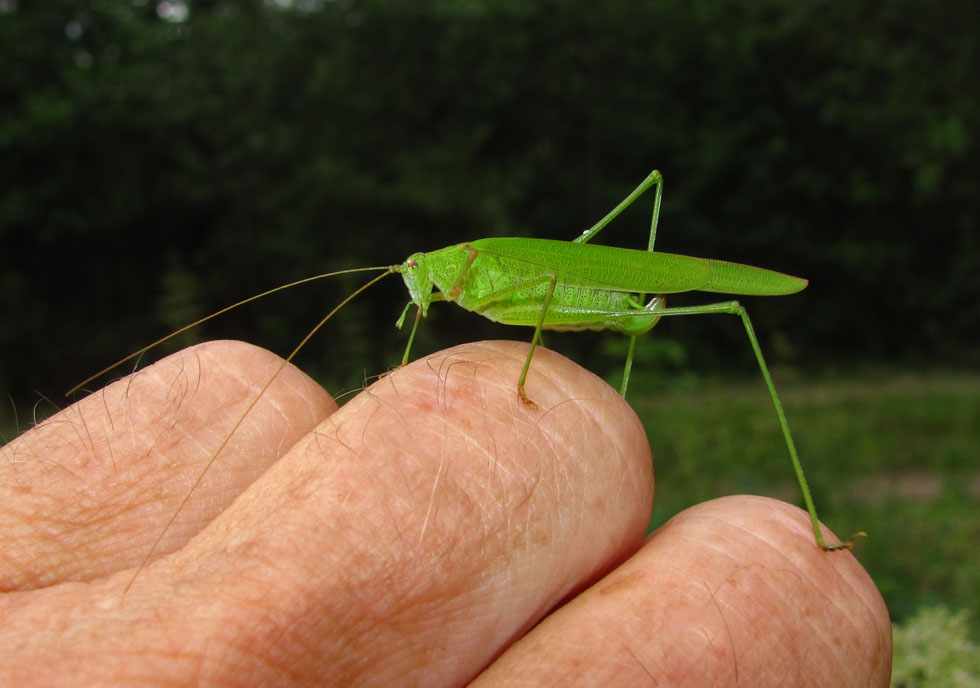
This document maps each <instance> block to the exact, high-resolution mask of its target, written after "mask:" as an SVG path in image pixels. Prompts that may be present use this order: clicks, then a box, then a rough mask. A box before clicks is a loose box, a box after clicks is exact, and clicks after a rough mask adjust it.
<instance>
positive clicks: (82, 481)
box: [0, 342, 891, 688]
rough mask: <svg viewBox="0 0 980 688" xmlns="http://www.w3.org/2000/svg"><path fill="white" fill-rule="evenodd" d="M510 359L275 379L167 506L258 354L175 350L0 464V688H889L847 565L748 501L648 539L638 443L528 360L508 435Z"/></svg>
mask: <svg viewBox="0 0 980 688" xmlns="http://www.w3.org/2000/svg"><path fill="white" fill-rule="evenodd" d="M526 351H527V349H526V346H525V345H521V344H517V343H513V342H482V343H475V344H469V345H465V346H461V347H457V348H455V349H450V350H448V351H444V352H440V353H438V354H435V355H433V356H430V357H428V358H426V359H422V360H419V361H416V362H414V363H412V364H411V365H409V366H407V367H405V368H402V369H399V370H398V371H396V372H394V373H393V374H391V375H388V376H386V377H384V378H383V379H381V380H380V381H379V382H378V383H376V384H375V385H373V386H372V387H370V388H369V389H368V390H366V391H365V392H363V393H362V394H360V395H358V397H356V398H355V399H352V400H351V401H350V402H349V403H347V404H346V405H345V406H344V407H343V408H342V409H340V410H339V411H336V412H334V410H335V408H336V407H335V406H334V404H333V402H332V400H331V399H330V397H329V396H328V395H327V394H326V393H325V392H324V391H323V390H322V389H320V388H319V387H318V386H317V385H316V384H315V383H313V382H312V381H311V380H309V378H307V377H306V376H305V375H303V374H302V373H301V372H299V371H298V370H296V369H295V368H292V367H291V366H289V367H287V368H286V369H284V370H283V372H282V374H281V375H279V377H278V378H277V379H276V381H275V382H274V383H273V384H272V385H271V387H270V388H269V390H268V391H267V392H266V393H265V394H263V395H262V398H261V399H260V400H259V402H258V403H257V404H256V406H255V408H254V409H253V410H252V411H251V412H250V413H248V415H247V416H246V417H245V419H244V420H243V421H242V423H241V426H240V427H239V428H238V429H237V431H236V432H234V433H233V434H232V436H231V439H230V440H229V441H228V444H227V446H225V447H224V448H222V449H221V451H220V453H219V454H218V455H217V458H216V460H215V461H214V464H213V465H212V466H211V467H210V469H208V470H207V471H206V473H205V474H204V479H203V480H202V481H201V483H200V485H198V486H197V487H196V488H195V489H193V491H192V492H191V496H190V499H189V500H188V501H187V503H186V504H183V505H182V506H181V502H182V500H183V499H184V498H185V497H186V495H187V494H188V492H189V491H190V490H191V487H192V485H193V484H194V482H195V480H196V479H197V478H198V476H199V475H200V474H201V471H202V470H203V468H204V466H205V465H207V464H208V462H209V461H210V460H211V458H212V457H213V456H214V453H215V451H217V449H218V447H219V445H220V444H221V442H222V441H223V440H224V438H225V437H226V436H227V435H228V433H229V432H231V430H232V429H233V427H234V425H235V423H236V421H237V420H238V419H239V418H241V416H242V413H243V412H244V410H245V409H246V407H247V406H248V404H249V403H250V400H251V398H253V397H254V395H255V394H256V393H258V392H259V390H260V389H261V388H262V385H263V384H264V383H265V382H266V381H267V380H268V379H269V378H270V377H271V375H272V373H273V372H274V371H275V370H276V368H277V367H278V365H279V364H278V359H276V358H275V357H274V356H273V355H272V354H269V353H268V352H264V351H262V350H259V349H256V348H254V347H251V346H249V345H245V344H241V343H234V342H214V343H209V344H205V345H201V346H198V347H193V348H191V349H188V350H185V351H183V352H180V353H179V354H176V355H175V356H171V357H169V358H167V359H164V360H163V361H161V362H160V363H158V364H156V365H154V366H150V367H149V368H147V369H144V370H142V371H140V372H139V373H137V374H136V375H135V376H132V377H131V378H127V379H124V380H121V381H118V382H116V383H114V384H112V385H110V386H109V387H107V388H105V389H104V390H101V391H100V392H98V393H96V394H93V395H91V396H89V397H87V398H86V399H84V400H82V401H81V402H79V403H78V404H76V405H74V406H72V407H70V408H68V409H66V410H65V411H63V412H61V413H59V414H58V415H57V416H55V417H53V418H52V419H50V420H48V421H47V422H46V423H44V424H43V425H42V426H41V427H39V428H37V429H35V430H32V431H31V432H29V433H26V434H25V435H23V436H22V437H20V438H18V439H17V440H15V441H14V442H12V443H11V444H9V445H7V446H6V447H4V448H3V450H2V454H0V470H2V471H3V474H2V476H0V489H2V490H3V493H4V494H3V497H2V503H0V533H2V538H3V543H4V547H3V554H2V557H0V583H2V585H3V589H4V590H5V591H10V592H8V593H7V594H5V595H4V596H3V598H2V601H0V605H2V606H0V618H2V619H3V624H2V625H0V678H2V681H3V682H4V684H5V685H83V684H95V683H97V684H100V685H128V686H132V685H139V684H143V683H152V684H154V685H157V686H160V685H171V684H173V685H186V684H203V685H209V684H220V685H241V686H248V685H263V686H269V685H305V684H315V685H338V686H353V685H357V686H361V685H432V686H443V685H445V686H451V685H461V684H465V683H467V682H469V681H473V682H474V683H473V685H478V686H491V685H492V686H500V685H515V684H520V685H561V684H564V685H569V684H574V685H576V686H586V685H601V686H613V685H625V686H641V685H651V686H655V685H656V686H721V685H736V684H737V685H751V686H770V685H772V686H776V685H778V686H793V685H800V686H809V685H813V686H835V687H841V686H861V687H862V688H864V687H866V686H887V685H888V681H889V673H890V666H891V632H890V626H889V620H888V614H887V611H886V609H885V606H884V603H883V602H882V600H881V597H880V595H879V594H878V592H877V590H876V589H875V587H874V585H873V583H872V582H871V579H870V578H869V577H868V575H867V573H865V571H864V570H863V569H862V568H861V566H860V565H859V564H858V563H857V561H856V559H855V558H854V557H853V556H852V555H851V553H849V552H833V553H827V552H822V551H820V550H819V549H818V548H817V547H816V545H815V544H814V542H813V534H812V531H811V530H810V526H809V520H808V518H807V516H806V513H805V512H803V511H801V510H799V509H797V508H796V507H793V506H790V505H788V504H785V503H782V502H778V501H775V500H771V499H764V498H759V497H728V498H724V499H718V500H714V501H711V502H707V503H705V504H701V505H699V506H697V507H694V508H692V509H689V510H687V511H685V512H683V513H682V514H679V515H678V516H677V517H675V518H674V519H673V520H671V521H670V522H669V523H668V524H666V525H665V526H664V527H663V528H661V529H660V530H659V531H658V532H657V533H655V534H654V535H653V536H651V537H650V538H648V539H646V540H645V539H644V530H645V527H646V524H647V518H648V515H649V512H650V504H651V500H652V495H653V475H652V464H651V460H650V454H649V446H648V444H647V440H646V437H645V435H644V433H643V430H642V427H641V426H640V423H639V421H638V420H637V418H636V416H635V415H634V414H633V412H632V410H631V409H630V407H629V406H628V405H627V404H626V403H625V402H624V401H623V400H622V399H621V398H620V397H619V396H618V395H617V394H616V393H615V392H614V391H613V390H612V389H611V388H609V387H608V386H607V385H605V384H604V383H602V382H601V381H599V380H598V379H597V378H595V377H594V376H592V375H591V374H589V373H587V372H586V371H584V370H583V369H581V368H579V367H578V366H576V365H574V364H572V363H571V362H569V361H568V360H566V359H564V358H562V357H560V356H558V355H556V354H554V353H551V352H549V351H547V350H542V349H539V350H538V351H537V352H536V354H535V357H534V363H533V365H532V367H531V373H530V376H529V378H528V391H529V394H530V395H531V397H532V398H533V399H534V400H535V401H536V402H537V403H538V404H539V408H540V410H539V411H537V412H532V411H530V410H529V409H527V408H525V407H524V406H523V405H522V404H521V403H520V401H519V400H518V398H517V394H516V380H517V377H518V374H519V371H520V366H521V365H522V363H523V360H524V357H525V355H526ZM232 502H233V503H232ZM178 509H179V512H178ZM175 512H177V517H176V519H175V520H174V522H173V523H172V524H171V525H170V526H169V527H166V524H167V522H168V520H169V519H170V518H171V517H172V516H173V514H174V513H175ZM165 527H166V532H165V533H164V537H163V538H162V540H161V541H160V542H159V543H157V544H156V545H154V541H155V540H156V539H157V538H158V537H159V535H160V533H161V532H163V531H164V528H165ZM151 550H152V555H151V561H150V562H149V563H148V564H147V565H146V566H145V567H143V568H140V569H139V570H138V575H136V577H135V579H134V574H135V573H136V570H137V569H136V567H140V566H141V565H142V560H143V559H144V558H146V556H147V554H148V553H149V552H151ZM546 615H547V618H544V617H545V616H546ZM542 619H543V620H542Z"/></svg>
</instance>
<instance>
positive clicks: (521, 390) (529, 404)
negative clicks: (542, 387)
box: [517, 385, 538, 411]
mask: <svg viewBox="0 0 980 688" xmlns="http://www.w3.org/2000/svg"><path fill="white" fill-rule="evenodd" d="M517 396H519V397H520V398H521V401H523V402H524V405H525V406H527V407H528V409H530V410H531V411H537V410H538V405H537V404H535V403H534V402H533V401H531V400H530V399H528V398H527V394H525V392H524V386H523V385H518V387H517Z"/></svg>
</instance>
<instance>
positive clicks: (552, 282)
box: [517, 275, 558, 409]
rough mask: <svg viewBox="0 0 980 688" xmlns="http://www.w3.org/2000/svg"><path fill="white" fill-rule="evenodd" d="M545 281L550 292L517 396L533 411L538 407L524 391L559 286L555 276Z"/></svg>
mask: <svg viewBox="0 0 980 688" xmlns="http://www.w3.org/2000/svg"><path fill="white" fill-rule="evenodd" d="M545 279H547V280H548V291H547V293H545V296H544V303H543V304H542V306H541V315H540V316H538V324H537V327H535V328H534V336H533V337H531V348H530V349H528V352H527V358H526V359H525V360H524V368H523V369H522V370H521V377H520V378H519V379H518V380H517V394H518V396H520V398H521V401H523V402H524V403H525V404H527V405H528V406H530V407H531V408H532V409H537V408H538V405H537V404H535V403H534V402H533V401H531V400H530V399H528V398H527V393H526V392H525V391H524V382H525V381H526V380H527V371H528V370H530V368H531V357H532V356H534V350H535V349H536V348H537V346H538V341H539V340H540V339H541V330H542V329H543V328H544V319H545V317H547V315H548V307H549V306H551V298H552V297H553V296H554V295H555V286H557V284H558V279H557V278H556V277H555V275H547V276H546V277H545Z"/></svg>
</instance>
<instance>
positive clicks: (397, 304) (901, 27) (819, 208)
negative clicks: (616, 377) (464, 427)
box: [0, 0, 980, 403]
mask: <svg viewBox="0 0 980 688" xmlns="http://www.w3.org/2000/svg"><path fill="white" fill-rule="evenodd" d="M977 26H980V5H977V4H976V3H971V2H966V1H964V0H937V1H936V2H931V3H923V2H920V1H919V0H894V1H893V2H889V3H884V4H882V3H878V4H870V5H869V4H867V3H842V2H827V1H818V0H804V1H802V2H801V1H798V0H792V1H791V0H749V1H745V0H742V1H740V2H728V1H723V2H717V1H716V0H710V1H709V0H695V1H694V2H690V1H685V2H677V1H676V0H663V1H661V2H657V3H624V2H609V3H595V2H591V1H587V0H562V1H558V0H550V1H546V2H538V3H527V2H523V1H522V0H484V1H482V2H480V1H476V0H455V1H452V2H448V1H446V0H425V1H420V2H402V1H394V0H363V1H358V0H333V1H328V0H267V1H265V2H262V1H259V0H205V1H201V2H192V3H190V2H188V3H185V2H183V1H181V0H168V1H165V2H164V1H161V2H156V1H154V0H88V1H85V2H79V1H78V0H46V1H45V2H43V3H29V2H25V1H23V0H2V2H0V60H2V62H3V64H4V69H3V70H0V182H2V184H0V304H2V307H3V309H4V315H5V317H4V318H3V319H2V321H0V360H2V362H3V365H2V366H0V391H7V392H9V393H11V394H12V395H13V397H14V398H15V399H16V400H18V401H19V402H21V403H24V402H25V401H29V400H31V399H33V398H34V396H35V395H36V392H35V390H40V391H44V392H45V393H49V394H52V395H53V394H57V393H58V392H59V391H60V390H62V389H64V388H65V387H67V386H69V385H70V384H71V383H73V382H75V381H77V380H78V379H79V378H82V377H84V376H85V375H87V374H89V373H90V372H92V371H94V370H97V369H98V368H100V367H102V365H104V364H105V363H107V362H108V361H111V360H114V359H115V358H117V357H119V356H120V355H122V354H123V353H128V352H129V351H130V350H132V349H133V348H136V347H137V346H139V345H141V344H143V343H146V342H147V341H152V340H153V339H154V338H156V336H158V335H160V334H162V333H164V332H166V331H167V330H168V329H170V328H173V327H175V326H176V325H177V324H178V323H182V322H184V321H185V320H186V319H188V318H192V317H193V316H195V315H198V314H203V313H207V312H210V311H212V310H216V309H217V308H219V307H221V306H224V305H226V304H228V303H230V302H232V301H235V300H237V299H239V298H242V297H244V296H248V295H250V294H252V293H255V292H258V291H261V290H262V289H264V288H267V287H270V286H274V285H275V284H277V283H281V282H285V281H289V280H290V279H294V278H298V277H303V276H307V275H310V274H315V273H317V272H323V271H326V270H332V269H338V268H344V267H351V266H362V265H376V264H389V263H393V262H398V261H400V260H402V259H403V258H404V257H405V256H406V255H408V254H409V253H410V252H412V251H414V250H420V249H421V250H427V249H433V248H438V247H441V246H444V245H448V244H450V243H454V242H457V241H461V240H465V239H470V238H478V237H481V236H490V235H526V236H541V237H554V238H565V239H568V238H571V237H573V236H575V235H576V234H577V233H579V232H580V231H581V230H582V229H583V228H585V227H587V226H588V225H590V224H591V223H592V222H593V221H595V220H596V219H597V218H598V217H600V216H601V215H602V214H603V213H604V212H605V211H606V210H608V209H609V208H610V207H612V205H613V204H614V203H615V202H617V201H618V200H620V199H621V198H622V197H623V196H625V194H626V193H627V192H628V191H629V190H630V189H632V188H633V187H634V186H635V185H636V184H637V183H638V182H639V181H640V180H641V179H642V178H643V176H644V175H645V174H646V173H647V172H648V171H649V170H650V169H651V168H653V167H655V166H656V167H658V168H660V169H661V170H663V171H664V173H665V177H666V193H665V197H664V198H665V204H664V210H663V215H662V222H661V228H662V231H661V232H660V234H659V237H658V245H659V247H660V248H661V249H662V250H667V251H674V252H679V253H687V254H691V255H703V256H710V257H718V258H724V259H730V260H740V261H744V262H749V263H753V264H757V265H762V266H765V267H771V268H774V269H779V270H783V271H786V272H790V273H794V274H800V275H802V276H805V277H808V278H809V279H810V280H811V286H810V288H809V289H807V290H806V291H805V292H803V293H802V294H800V295H798V296H794V297H790V298H785V299H768V300H765V299H760V300H758V301H757V302H752V303H751V304H750V309H751V311H752V313H753V316H754V319H755V320H756V325H757V328H758V330H759V332H760V334H761V336H762V338H763V340H764V341H763V345H764V346H765V347H766V348H767V350H769V351H770V352H771V353H770V357H772V358H775V359H777V360H783V361H785V362H787V363H792V364H795V365H813V364H822V365H836V366H846V365H850V364H852V363H853V362H855V361H869V360H889V361H893V362H896V363H909V362H916V361H921V360H922V359H924V358H927V357H928V358H929V359H931V360H933V361H940V362H942V363H943V364H947V365H948V364H967V365H973V364H976V363H977V362H978V351H977V347H976V346H975V342H976V341H977V338H978V336H980V323H978V317H977V313H978V308H977V303H978V302H980V277H978V275H980V245H978V244H980V232H978V229H980V227H978V213H980V184H978V180H980V175H978V165H980V155H978V154H977V140H976V123H977V121H978V102H980V90H978V89H977V88H976V85H977V84H978V83H980V70H978V62H980V51H978V49H977V43H978V40H980V34H977V32H976V31H975V30H974V29H975V27H977ZM651 203H652V199H647V200H646V201H644V202H643V203H640V204H638V205H642V206H643V207H642V208H639V207H638V208H636V210H635V211H634V212H630V213H627V214H626V215H625V216H624V217H623V219H622V220H620V221H618V222H617V223H616V224H615V225H614V226H613V228H611V229H610V231H609V232H608V233H607V234H604V235H603V240H604V241H606V242H608V243H613V244H619V245H631V246H639V245H642V243H643V240H644V231H645V230H644V229H643V227H644V225H645V224H646V223H647V222H648V219H649V212H650V204H651ZM356 284H357V281H356V280H354V279H350V280H347V279H345V280H336V281H333V282H332V283H330V284H323V285H321V286H319V287H311V288H307V289H306V290H305V291H302V292H300V293H298V294H294V295H291V296H290V295H286V296H284V297H280V298H277V299H275V300H274V301H272V302H271V303H269V304H267V305H257V306H255V307H254V308H250V309H248V310H247V311H246V312H243V313H236V314H234V315H229V316H228V317H227V318H225V319H223V320H222V321H221V322H220V323H216V324H215V325H214V326H213V327H210V328H206V329H204V330H202V331H201V332H200V333H198V335H197V336H200V337H215V336H229V335H233V336H238V337H243V338H247V339H250V340H252V341H256V342H258V343H262V344H265V345H268V346H270V347H272V348H274V349H275V350H277V351H280V352H285V351H288V350H290V349H291V347H292V345H293V344H294V343H295V342H296V341H298V340H299V339H300V337H301V336H302V333H303V330H304V329H305V328H308V327H309V326H310V325H312V324H313V323H314V322H316V320H317V318H318V315H319V314H320V313H322V312H323V311H324V309H325V308H327V307H328V306H329V304H330V303H331V302H333V301H336V300H338V299H339V298H340V297H341V296H342V295H343V294H344V293H345V292H346V291H349V290H350V289H351V288H352V287H353V286H354V285H356ZM405 299H406V296H405V294H404V291H403V289H402V288H401V286H400V285H399V284H397V283H395V282H394V281H393V283H392V284H391V285H388V286H386V287H379V288H378V289H376V290H374V291H373V293H371V294H367V295H365V297H364V298H363V299H360V300H358V302H356V303H355V304H352V305H351V307H350V308H349V309H348V311H347V313H346V317H343V318H341V319H340V320H339V321H338V322H337V323H336V324H335V325H333V326H332V327H331V328H330V331H329V332H328V333H327V336H326V339H327V340H328V341H329V343H324V342H323V341H322V340H321V343H320V344H319V345H316V344H315V345H314V346H313V347H311V353H309V354H308V358H307V359H306V360H305V361H304V365H305V366H306V367H308V368H310V369H312V370H313V371H314V372H317V371H329V372H330V374H331V375H333V376H336V378H337V379H339V380H340V381H342V382H344V383H346V384H348V385H351V384H354V385H356V384H357V383H358V382H359V381H360V380H361V379H362V378H363V376H364V375H365V374H375V373H377V372H380V371H381V370H383V369H384V367H385V366H386V365H389V364H391V363H393V362H394V361H396V360H397V356H398V351H399V348H400V345H401V337H402V336H403V335H401V334H399V333H397V332H396V331H395V330H394V329H393V328H392V327H391V323H392V322H393V320H394V319H395V317H396V316H397V315H398V313H399V311H400V308H401V305H402V304H403V303H404V300H405ZM442 310H446V311H448V310H452V309H448V308H444V309H442ZM435 320H437V322H435V323H431V324H430V325H429V327H428V328H425V330H426V331H425V333H424V335H423V336H424V337H425V339H423V341H421V342H420V348H419V349H418V351H419V353H422V352H424V351H425V350H428V349H431V348H435V347H438V346H442V345H445V344H447V343H451V342H452V341H458V340H460V339H464V338H469V339H472V338H475V337H477V336H502V337H521V336H524V334H525V333H523V332H519V331H518V332H513V331H509V330H508V331H501V330H500V329H499V328H495V327H493V326H490V325H489V324H488V323H484V322H482V319H480V318H476V317H474V316H472V315H469V314H462V315H459V314H451V313H445V314H440V315H438V316H437V317H435ZM672 320H673V321H674V322H671V323H663V324H661V325H660V326H658V331H660V330H664V331H665V333H666V334H668V335H673V336H674V337H675V338H676V340H677V341H679V342H683V347H684V352H683V355H680V356H677V355H675V356H674V358H675V360H681V359H683V360H684V361H686V362H687V365H691V366H692V367H695V366H700V365H702V364H704V363H705V362H709V361H711V360H713V359H715V358H720V357H721V356H724V357H725V360H726V364H725V367H726V368H729V367H736V368H737V367H745V368H746V369H749V368H750V367H751V365H752V361H751V355H750V353H749V352H748V350H747V347H746V346H745V345H744V342H743V341H742V338H743V337H744V335H743V334H742V333H741V332H740V329H739V328H738V326H737V323H734V324H732V326H731V327H727V326H726V325H711V324H706V323H701V322H684V321H685V320H686V319H672ZM694 320H697V319H694ZM460 323H462V324H463V327H464V328H465V331H460V329H461V325H460ZM561 341H562V342H567V343H566V344H563V346H568V347H570V348H571V349H573V350H574V349H576V348H578V349H585V350H589V351H597V350H601V349H602V348H603V346H602V345H597V344H596V341H595V339H590V338H588V337H585V338H579V339H576V338H563V339H561ZM578 353H581V351H580V352H578ZM675 353H676V352H675ZM322 359H331V360H333V359H342V360H344V361H346V362H347V364H348V365H347V369H348V372H346V373H343V372H338V371H336V367H337V366H331V364H330V363H329V361H323V360H322ZM580 360H584V359H580Z"/></svg>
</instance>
